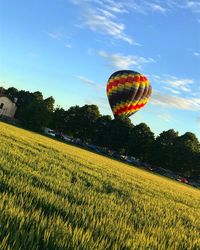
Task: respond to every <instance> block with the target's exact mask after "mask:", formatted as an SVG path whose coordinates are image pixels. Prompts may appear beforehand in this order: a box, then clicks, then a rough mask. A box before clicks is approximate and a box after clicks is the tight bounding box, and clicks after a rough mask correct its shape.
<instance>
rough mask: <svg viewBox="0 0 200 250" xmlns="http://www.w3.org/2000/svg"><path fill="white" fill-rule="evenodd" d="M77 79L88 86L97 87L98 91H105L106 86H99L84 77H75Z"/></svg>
mask: <svg viewBox="0 0 200 250" xmlns="http://www.w3.org/2000/svg"><path fill="white" fill-rule="evenodd" d="M75 77H76V78H77V79H79V80H80V81H81V82H82V83H84V84H87V85H90V86H93V87H96V88H98V89H105V86H103V85H101V84H98V83H96V82H94V81H92V80H90V79H88V78H86V77H84V76H75Z"/></svg>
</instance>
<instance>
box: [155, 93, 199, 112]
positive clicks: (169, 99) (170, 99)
mask: <svg viewBox="0 0 200 250" xmlns="http://www.w3.org/2000/svg"><path fill="white" fill-rule="evenodd" d="M151 104H153V105H158V106H162V107H167V108H175V109H181V110H192V111H200V98H183V97H178V96H172V95H167V94H165V93H161V92H159V91H156V90H154V91H153V93H152V98H151Z"/></svg>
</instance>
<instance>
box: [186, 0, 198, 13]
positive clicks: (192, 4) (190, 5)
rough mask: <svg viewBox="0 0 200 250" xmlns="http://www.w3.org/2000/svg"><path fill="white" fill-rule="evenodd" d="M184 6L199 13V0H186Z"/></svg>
mask: <svg viewBox="0 0 200 250" xmlns="http://www.w3.org/2000/svg"><path fill="white" fill-rule="evenodd" d="M185 8H188V9H190V10H192V11H193V12H197V13H200V1H199V0H195V1H188V0H187V1H186V3H185Z"/></svg>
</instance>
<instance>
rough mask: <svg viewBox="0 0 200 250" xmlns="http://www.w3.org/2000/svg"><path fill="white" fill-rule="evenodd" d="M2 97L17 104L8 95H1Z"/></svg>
mask: <svg viewBox="0 0 200 250" xmlns="http://www.w3.org/2000/svg"><path fill="white" fill-rule="evenodd" d="M0 97H6V98H8V99H9V100H10V101H11V102H12V103H14V104H16V103H15V102H14V101H13V100H12V99H11V98H9V97H8V96H7V95H5V94H1V93H0Z"/></svg>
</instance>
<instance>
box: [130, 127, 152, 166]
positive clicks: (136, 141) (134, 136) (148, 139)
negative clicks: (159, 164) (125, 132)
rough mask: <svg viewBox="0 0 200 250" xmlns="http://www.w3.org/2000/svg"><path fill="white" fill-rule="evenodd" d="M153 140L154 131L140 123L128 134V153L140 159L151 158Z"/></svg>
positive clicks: (147, 159) (146, 159)
mask: <svg viewBox="0 0 200 250" xmlns="http://www.w3.org/2000/svg"><path fill="white" fill-rule="evenodd" d="M153 142H154V133H153V132H152V131H151V129H150V128H149V127H148V126H147V125H146V124H145V123H141V124H139V125H136V126H135V127H133V128H132V130H131V133H130V136H129V143H128V144H129V146H128V153H129V154H131V155H133V156H135V157H136V158H138V159H140V160H142V161H145V162H146V161H147V162H148V161H149V160H150V159H151V149H152V145H153Z"/></svg>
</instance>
